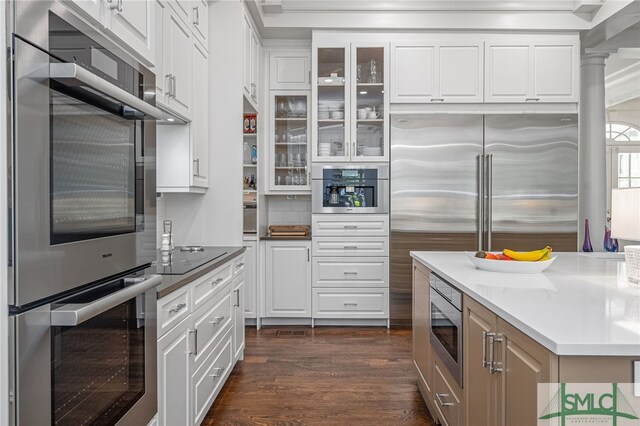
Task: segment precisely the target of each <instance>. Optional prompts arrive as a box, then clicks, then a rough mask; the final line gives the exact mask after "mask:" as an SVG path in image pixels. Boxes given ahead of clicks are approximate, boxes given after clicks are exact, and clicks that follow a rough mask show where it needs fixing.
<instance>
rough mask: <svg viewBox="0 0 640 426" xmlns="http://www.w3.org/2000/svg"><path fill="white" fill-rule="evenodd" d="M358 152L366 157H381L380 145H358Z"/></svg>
mask: <svg viewBox="0 0 640 426" xmlns="http://www.w3.org/2000/svg"><path fill="white" fill-rule="evenodd" d="M360 152H361V153H362V155H365V156H367V157H381V156H382V147H380V146H362V147H360Z"/></svg>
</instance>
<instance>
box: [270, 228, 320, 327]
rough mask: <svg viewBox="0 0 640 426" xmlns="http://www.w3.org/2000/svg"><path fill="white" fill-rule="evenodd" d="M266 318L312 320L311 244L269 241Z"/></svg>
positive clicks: (308, 242)
mask: <svg viewBox="0 0 640 426" xmlns="http://www.w3.org/2000/svg"><path fill="white" fill-rule="evenodd" d="M266 267H267V268H266V273H267V276H266V288H265V292H266V316H267V317H272V318H278V317H282V318H284V317H288V318H311V241H277V242H276V241H267V244H266Z"/></svg>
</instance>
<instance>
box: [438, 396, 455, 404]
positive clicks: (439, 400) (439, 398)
mask: <svg viewBox="0 0 640 426" xmlns="http://www.w3.org/2000/svg"><path fill="white" fill-rule="evenodd" d="M447 396H449V394H448V393H436V399H437V400H438V404H440V405H441V406H442V407H451V406H453V405H455V404H454V403H453V402H444V401H443V400H442V398H446V397H447Z"/></svg>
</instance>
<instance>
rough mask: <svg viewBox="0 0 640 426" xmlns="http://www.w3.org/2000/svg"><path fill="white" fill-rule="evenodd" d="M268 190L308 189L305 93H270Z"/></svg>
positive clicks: (306, 97)
mask: <svg viewBox="0 0 640 426" xmlns="http://www.w3.org/2000/svg"><path fill="white" fill-rule="evenodd" d="M271 123H272V125H271V134H270V143H269V145H270V146H271V156H270V157H271V177H270V180H271V190H272V191H289V192H291V191H294V192H295V191H308V190H310V189H311V186H310V176H309V174H310V168H309V157H310V155H309V151H310V150H309V123H310V120H309V92H306V91H278V92H276V91H272V92H271Z"/></svg>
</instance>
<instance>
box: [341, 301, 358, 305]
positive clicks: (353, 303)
mask: <svg viewBox="0 0 640 426" xmlns="http://www.w3.org/2000/svg"><path fill="white" fill-rule="evenodd" d="M344 306H358V303H357V302H344Z"/></svg>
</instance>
